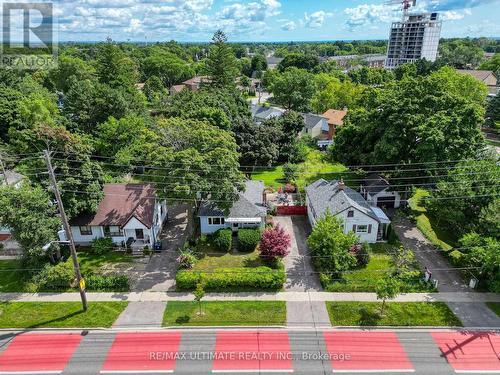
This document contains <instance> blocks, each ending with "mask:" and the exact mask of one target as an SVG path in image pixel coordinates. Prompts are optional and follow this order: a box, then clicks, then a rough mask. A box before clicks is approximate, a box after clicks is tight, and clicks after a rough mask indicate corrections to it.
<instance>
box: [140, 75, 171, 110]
mask: <svg viewBox="0 0 500 375" xmlns="http://www.w3.org/2000/svg"><path fill="white" fill-rule="evenodd" d="M144 95H146V98H147V99H148V101H149V102H150V103H154V104H158V103H159V102H160V100H162V99H163V98H165V97H166V96H168V90H167V89H166V88H165V85H164V83H163V82H162V80H161V79H160V78H159V77H157V76H151V77H149V78H148V79H147V80H146V82H145V83H144Z"/></svg>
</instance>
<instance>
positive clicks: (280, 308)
mask: <svg viewBox="0 0 500 375" xmlns="http://www.w3.org/2000/svg"><path fill="white" fill-rule="evenodd" d="M201 311H202V312H203V315H198V312H199V305H198V303H197V302H195V301H192V302H189V301H186V302H179V301H172V302H168V303H167V308H166V309H165V313H164V315H163V326H256V325H259V326H262V325H267V326H271V325H284V324H285V322H286V303H285V302H282V301H223V302H220V301H202V302H201Z"/></svg>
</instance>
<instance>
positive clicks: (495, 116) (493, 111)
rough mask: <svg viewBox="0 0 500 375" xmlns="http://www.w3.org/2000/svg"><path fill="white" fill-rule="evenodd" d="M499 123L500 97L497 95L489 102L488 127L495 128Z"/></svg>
mask: <svg viewBox="0 0 500 375" xmlns="http://www.w3.org/2000/svg"><path fill="white" fill-rule="evenodd" d="M499 76H500V75H499ZM499 121H500V95H495V96H494V97H493V98H491V99H490V100H489V102H488V106H487V109H486V125H488V126H490V127H495V123H497V122H499Z"/></svg>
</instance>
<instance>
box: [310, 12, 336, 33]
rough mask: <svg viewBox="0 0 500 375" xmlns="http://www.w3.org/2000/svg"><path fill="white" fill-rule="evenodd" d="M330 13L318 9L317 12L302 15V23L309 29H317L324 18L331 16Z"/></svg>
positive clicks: (321, 24)
mask: <svg viewBox="0 0 500 375" xmlns="http://www.w3.org/2000/svg"><path fill="white" fill-rule="evenodd" d="M332 16H333V14H332V13H327V12H325V11H324V10H318V11H317V12H314V13H311V14H307V13H306V14H305V15H304V24H305V26H306V27H309V28H311V29H317V28H320V27H321V26H323V23H324V22H325V19H326V18H328V17H332Z"/></svg>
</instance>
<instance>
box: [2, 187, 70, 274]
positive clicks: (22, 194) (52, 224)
mask: <svg viewBox="0 0 500 375" xmlns="http://www.w3.org/2000/svg"><path fill="white" fill-rule="evenodd" d="M50 202H51V201H50V198H49V196H48V194H47V192H46V191H44V189H42V188H41V187H31V186H29V185H28V184H23V185H22V186H21V187H20V188H15V187H0V206H1V207H2V209H1V210H0V223H2V225H6V226H7V227H9V229H10V231H11V233H12V237H13V238H14V239H15V240H16V241H17V242H18V243H19V244H20V246H21V249H22V250H23V257H24V260H25V261H27V262H32V264H33V265H37V264H39V263H40V262H43V260H44V259H45V257H46V255H45V253H44V252H43V250H42V247H43V246H44V245H45V244H47V243H49V242H50V241H54V240H57V231H58V230H59V229H60V228H61V221H60V219H59V218H58V217H57V212H56V208H55V206H54V205H52V204H50Z"/></svg>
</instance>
